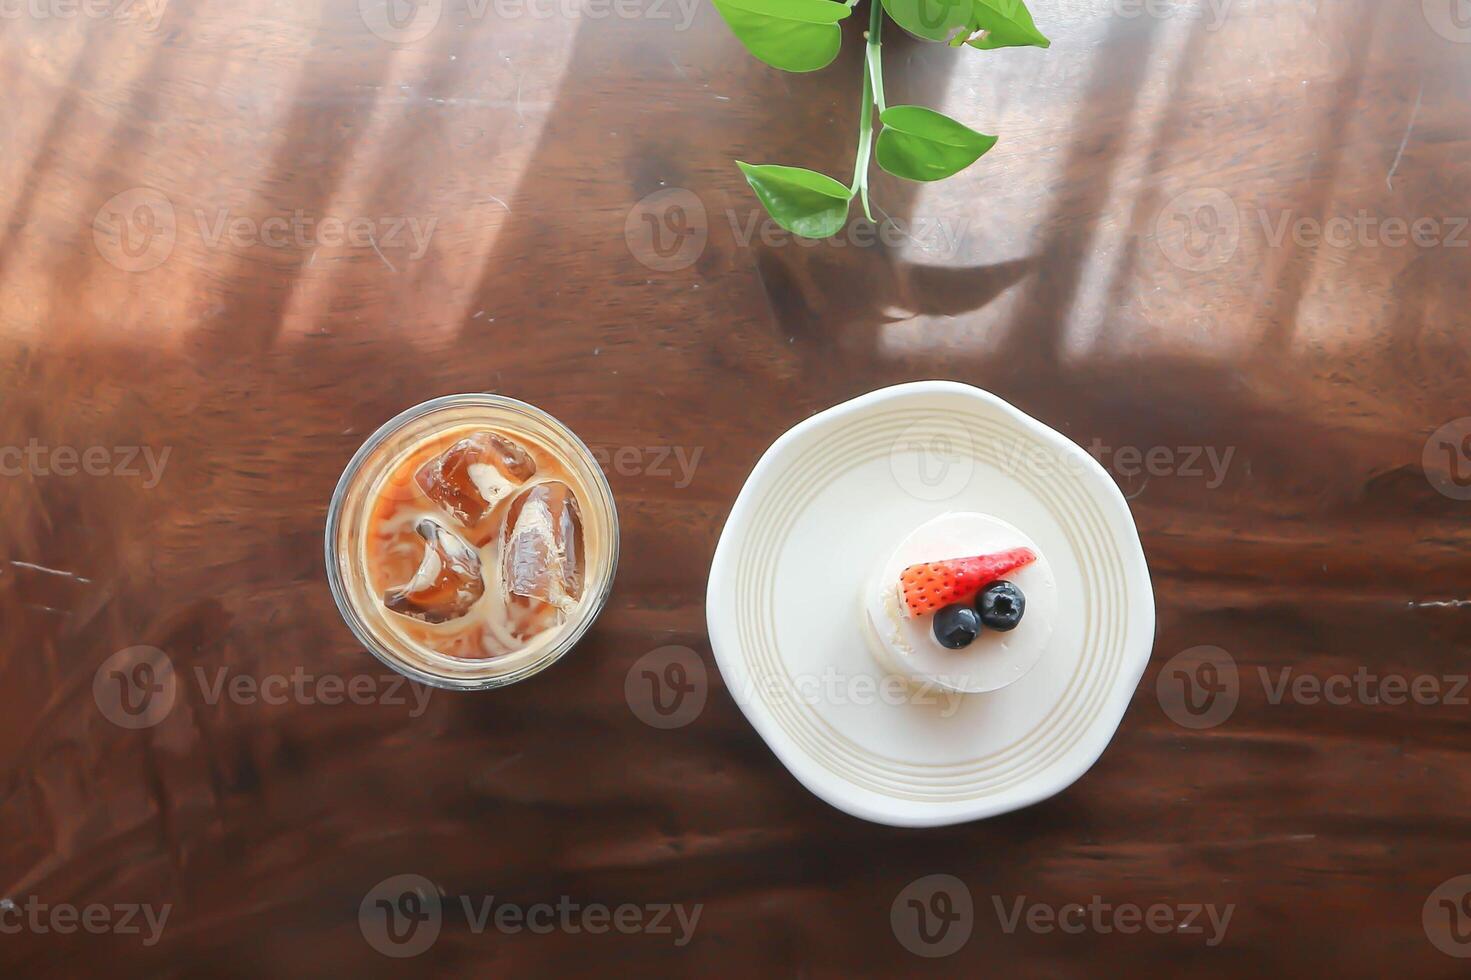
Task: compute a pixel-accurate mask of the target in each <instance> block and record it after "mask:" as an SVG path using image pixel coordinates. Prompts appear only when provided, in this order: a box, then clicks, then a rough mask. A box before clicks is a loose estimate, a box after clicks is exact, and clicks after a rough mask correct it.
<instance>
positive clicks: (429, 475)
mask: <svg viewBox="0 0 1471 980" xmlns="http://www.w3.org/2000/svg"><path fill="white" fill-rule="evenodd" d="M535 475H536V461H535V460H533V459H532V458H531V454H530V453H528V452H527V451H526V450H525V449H523V448H522V447H521V446H518V445H516V443H514V442H512V441H511V440H510V439H507V438H506V437H505V436H503V435H500V434H499V433H496V432H477V433H475V434H474V435H472V436H467V437H466V438H464V439H461V440H460V441H459V442H457V443H455V444H454V445H453V446H450V447H449V448H448V449H446V450H445V451H444V452H442V453H440V454H439V455H438V456H435V457H434V458H433V459H431V460H429V461H428V462H427V463H425V464H424V465H423V466H421V467H419V471H418V472H417V473H415V474H414V482H415V483H417V484H418V485H419V489H421V490H423V491H424V495H425V496H427V497H428V498H429V499H430V500H432V501H434V502H435V503H436V504H438V505H439V506H440V507H441V508H442V509H443V510H444V511H445V513H447V514H449V515H450V516H451V517H453V518H454V519H455V520H457V521H459V522H460V524H461V525H463V526H465V527H473V526H475V525H476V524H477V523H479V522H480V520H481V519H482V518H484V517H485V515H486V514H488V513H490V512H491V511H492V510H494V509H495V506H496V504H498V503H500V502H501V501H502V500H503V499H505V498H506V497H507V496H509V495H510V494H511V493H512V492H514V491H515V489H516V488H517V487H519V486H520V485H521V484H523V483H525V482H526V481H527V480H529V479H531V478H532V477H533V476H535Z"/></svg>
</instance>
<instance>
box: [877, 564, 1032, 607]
mask: <svg viewBox="0 0 1471 980" xmlns="http://www.w3.org/2000/svg"><path fill="white" fill-rule="evenodd" d="M1036 560H1037V555H1036V553H1035V552H1033V551H1032V549H1031V548H1012V549H1011V550H1010V551H998V552H996V553H995V554H994V555H976V556H975V557H974V558H951V559H949V560H947V561H932V562H926V563H924V564H922V565H910V566H909V567H908V568H906V569H904V571H902V572H900V573H899V596H900V598H902V599H903V600H904V605H905V606H906V607H907V608H908V609H909V615H910V616H923V615H924V614H925V613H932V612H936V611H938V610H940V609H942V608H944V607H945V606H948V605H950V604H951V603H952V602H969V601H970V600H971V599H974V598H975V596H976V593H977V592H979V591H981V589H983V588H985V587H986V586H988V585H990V584H991V583H992V582H994V581H996V580H997V579H999V578H1001V577H1002V576H1003V575H1008V574H1010V573H1011V572H1014V571H1016V570H1017V569H1018V568H1021V567H1022V566H1023V565H1030V564H1031V563H1032V562H1034V561H1036Z"/></svg>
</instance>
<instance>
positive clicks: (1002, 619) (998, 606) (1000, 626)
mask: <svg viewBox="0 0 1471 980" xmlns="http://www.w3.org/2000/svg"><path fill="white" fill-rule="evenodd" d="M976 611H977V612H978V613H980V614H981V622H982V623H984V624H986V625H987V626H989V627H990V628H991V629H993V630H997V631H998V632H1001V633H1005V632H1007V631H1008V630H1014V629H1016V625H1017V623H1020V622H1021V621H1022V613H1024V612H1026V611H1027V597H1026V596H1024V595H1022V590H1021V589H1018V588H1017V587H1016V586H1015V585H1012V584H1011V583H1010V582H992V583H991V584H990V585H988V586H986V587H985V588H984V589H982V590H981V594H980V595H978V596H976Z"/></svg>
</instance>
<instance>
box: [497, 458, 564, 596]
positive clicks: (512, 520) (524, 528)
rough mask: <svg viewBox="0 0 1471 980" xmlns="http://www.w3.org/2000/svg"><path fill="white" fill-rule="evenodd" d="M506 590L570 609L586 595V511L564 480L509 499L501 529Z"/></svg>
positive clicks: (535, 487) (544, 484)
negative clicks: (584, 528)
mask: <svg viewBox="0 0 1471 980" xmlns="http://www.w3.org/2000/svg"><path fill="white" fill-rule="evenodd" d="M502 534H503V537H502V543H501V544H502V547H501V562H502V571H503V574H504V577H505V583H506V590H507V591H508V592H510V593H511V595H512V596H520V597H522V598H524V599H535V600H538V601H540V602H545V603H548V604H550V605H552V606H556V607H557V608H558V609H561V610H563V611H566V610H569V609H571V608H572V607H573V606H575V605H576V604H577V600H579V599H581V598H582V577H583V551H582V513H581V511H580V510H579V509H578V505H577V497H576V495H575V494H573V492H572V488H571V487H569V486H567V484H565V483H560V482H557V481H551V482H547V483H538V484H537V485H536V486H534V487H530V488H528V489H526V490H522V491H521V492H520V493H519V494H517V495H516V497H515V498H513V499H512V500H511V506H510V509H509V510H508V511H507V512H506V523H505V529H504V531H503V532H502Z"/></svg>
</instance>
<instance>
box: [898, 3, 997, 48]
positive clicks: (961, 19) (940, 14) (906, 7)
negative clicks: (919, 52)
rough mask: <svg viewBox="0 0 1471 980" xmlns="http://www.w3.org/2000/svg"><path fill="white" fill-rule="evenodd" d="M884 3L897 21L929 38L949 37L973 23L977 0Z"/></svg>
mask: <svg viewBox="0 0 1471 980" xmlns="http://www.w3.org/2000/svg"><path fill="white" fill-rule="evenodd" d="M883 3H884V9H885V10H887V11H888V12H889V16H890V17H892V18H894V23H896V24H898V25H899V26H900V27H902V28H904V29H905V30H906V31H908V32H909V33H911V34H913V35H914V36H915V37H920V38H924V39H925V40H926V41H948V40H950V38H952V37H954V36H955V33H956V32H957V31H961V30H964V28H965V27H966V26H967V25H968V24H970V22H971V14H972V8H973V7H974V6H975V0H883ZM966 33H969V32H968V31H967V32H966Z"/></svg>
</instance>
